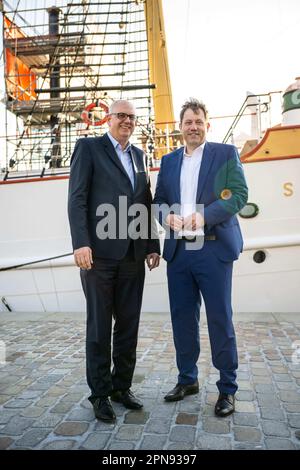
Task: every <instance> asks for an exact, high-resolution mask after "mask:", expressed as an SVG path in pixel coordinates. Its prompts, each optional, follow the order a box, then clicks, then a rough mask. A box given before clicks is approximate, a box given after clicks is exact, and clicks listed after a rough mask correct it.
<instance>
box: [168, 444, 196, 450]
mask: <svg viewBox="0 0 300 470" xmlns="http://www.w3.org/2000/svg"><path fill="white" fill-rule="evenodd" d="M193 448H194V447H193V445H192V444H189V443H188V442H177V443H172V444H169V445H168V450H193Z"/></svg>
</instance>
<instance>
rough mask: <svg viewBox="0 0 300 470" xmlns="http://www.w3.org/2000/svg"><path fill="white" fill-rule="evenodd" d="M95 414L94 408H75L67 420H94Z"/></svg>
mask: <svg viewBox="0 0 300 470" xmlns="http://www.w3.org/2000/svg"><path fill="white" fill-rule="evenodd" d="M94 419H95V415H94V411H93V410H92V408H90V409H85V408H75V409H74V410H72V411H71V412H70V413H69V414H68V416H67V418H66V421H88V422H91V421H94Z"/></svg>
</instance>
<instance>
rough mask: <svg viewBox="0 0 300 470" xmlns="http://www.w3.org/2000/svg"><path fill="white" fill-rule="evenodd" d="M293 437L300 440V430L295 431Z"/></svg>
mask: <svg viewBox="0 0 300 470" xmlns="http://www.w3.org/2000/svg"><path fill="white" fill-rule="evenodd" d="M295 437H296V438H297V439H298V440H299V441H300V430H299V431H296V432H295Z"/></svg>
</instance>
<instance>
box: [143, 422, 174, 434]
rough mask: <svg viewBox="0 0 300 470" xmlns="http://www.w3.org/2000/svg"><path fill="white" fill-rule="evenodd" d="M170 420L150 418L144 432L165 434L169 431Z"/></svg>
mask: <svg viewBox="0 0 300 470" xmlns="http://www.w3.org/2000/svg"><path fill="white" fill-rule="evenodd" d="M170 426H171V420H170V419H167V418H161V419H158V418H151V419H150V420H149V421H148V422H147V424H146V426H145V432H147V433H148V432H149V433H156V434H167V433H168V432H169V430H170Z"/></svg>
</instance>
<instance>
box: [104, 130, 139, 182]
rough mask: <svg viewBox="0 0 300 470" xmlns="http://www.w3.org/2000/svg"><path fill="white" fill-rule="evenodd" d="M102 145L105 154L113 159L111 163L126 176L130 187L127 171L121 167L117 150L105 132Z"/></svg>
mask: <svg viewBox="0 0 300 470" xmlns="http://www.w3.org/2000/svg"><path fill="white" fill-rule="evenodd" d="M102 142H103V146H104V149H105V151H106V153H107V155H108V156H109V157H110V159H111V160H112V161H113V163H114V164H115V165H116V166H117V167H118V168H119V170H120V171H121V172H122V173H123V175H124V176H126V178H127V179H128V181H129V182H130V186H131V188H132V185H131V181H130V178H129V176H128V174H127V171H126V170H125V168H124V167H123V165H122V163H121V161H120V159H119V157H118V155H117V152H116V151H115V149H114V146H113V144H112V143H111V141H110V139H109V137H108V136H107V134H105V135H104V136H103V141H102Z"/></svg>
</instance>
